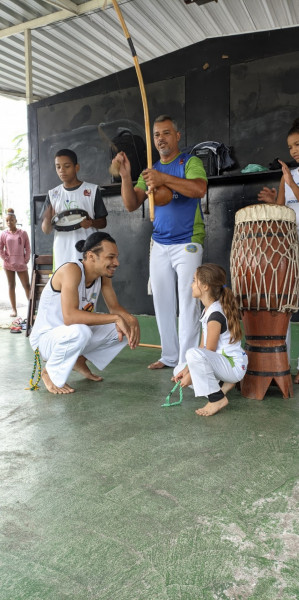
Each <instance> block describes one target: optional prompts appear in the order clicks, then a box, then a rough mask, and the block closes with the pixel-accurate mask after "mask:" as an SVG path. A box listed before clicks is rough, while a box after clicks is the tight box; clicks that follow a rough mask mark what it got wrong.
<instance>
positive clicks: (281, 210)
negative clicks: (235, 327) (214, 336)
mask: <svg viewBox="0 0 299 600" xmlns="http://www.w3.org/2000/svg"><path fill="white" fill-rule="evenodd" d="M230 268H231V281H232V290H233V293H234V295H235V296H236V298H237V301H238V303H239V307H240V309H241V316H242V321H243V324H244V330H245V337H246V345H245V350H246V352H247V354H248V369H247V373H246V375H245V377H244V379H243V382H242V385H241V389H242V394H243V395H244V396H246V397H248V398H257V399H262V398H263V397H264V395H265V392H266V390H267V388H268V386H269V385H270V383H271V381H272V379H274V380H275V381H276V383H277V384H278V386H279V387H280V389H281V390H282V392H283V396H284V397H288V396H289V395H291V394H292V381H291V376H290V369H289V361H288V357H287V351H286V350H287V349H286V341H285V340H286V334H287V329H288V324H289V321H290V317H291V314H292V312H296V311H297V310H298V299H299V266H298V237H297V229H296V215H295V212H294V211H293V210H292V209H290V208H288V207H286V206H277V205H272V204H271V205H265V204H254V205H252V206H247V207H246V208H242V209H241V210H239V211H238V212H237V213H236V215H235V229H234V236H233V242H232V248H231V255H230Z"/></svg>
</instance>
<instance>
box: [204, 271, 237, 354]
mask: <svg viewBox="0 0 299 600" xmlns="http://www.w3.org/2000/svg"><path fill="white" fill-rule="evenodd" d="M196 278H197V279H199V281H200V283H202V284H204V285H208V286H209V294H210V296H211V298H213V299H214V300H219V301H220V303H221V306H222V308H223V312H224V314H225V316H226V318H227V324H228V330H229V332H230V340H229V343H230V344H233V343H235V342H238V341H239V340H241V338H242V329H241V325H240V319H239V308H238V304H237V301H236V299H235V296H234V295H233V293H232V291H231V289H230V288H228V287H226V283H225V282H226V272H225V270H224V269H223V268H222V267H220V266H219V265H215V264H213V263H206V264H204V265H201V266H200V267H198V268H197V270H196Z"/></svg>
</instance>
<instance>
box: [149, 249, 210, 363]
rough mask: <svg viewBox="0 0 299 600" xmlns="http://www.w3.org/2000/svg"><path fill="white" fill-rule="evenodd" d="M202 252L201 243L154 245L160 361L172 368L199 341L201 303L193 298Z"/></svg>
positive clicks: (152, 259)
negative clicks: (194, 281)
mask: <svg viewBox="0 0 299 600" xmlns="http://www.w3.org/2000/svg"><path fill="white" fill-rule="evenodd" d="M188 248H189V251H188ZM192 250H193V251H192ZM194 250H195V251H194ZM202 253H203V248H202V246H201V244H194V243H190V244H172V245H170V246H166V245H164V244H158V243H157V242H154V244H153V248H152V251H151V257H150V279H151V286H152V292H153V301H154V308H155V315H156V320H157V325H158V330H159V334H160V338H161V346H162V354H161V358H160V360H161V362H163V363H164V364H165V365H167V366H168V367H175V366H176V365H177V364H178V362H179V363H182V362H183V361H184V360H185V355H186V351H187V350H188V348H191V347H193V346H197V345H198V343H199V332H200V322H199V318H200V306H199V302H198V301H197V300H196V299H195V298H192V289H191V284H192V280H193V276H194V273H195V271H196V269H197V267H199V266H200V265H201V262H202ZM177 292H178V305H179V326H178V331H177Z"/></svg>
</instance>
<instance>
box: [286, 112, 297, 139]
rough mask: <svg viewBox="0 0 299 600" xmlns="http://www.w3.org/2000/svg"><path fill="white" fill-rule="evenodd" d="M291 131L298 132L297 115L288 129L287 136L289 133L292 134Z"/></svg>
mask: <svg viewBox="0 0 299 600" xmlns="http://www.w3.org/2000/svg"><path fill="white" fill-rule="evenodd" d="M293 133H299V118H298V117H297V119H295V121H294V123H293V125H292V127H291V129H290V131H289V132H288V135H287V137H289V135H292V134H293Z"/></svg>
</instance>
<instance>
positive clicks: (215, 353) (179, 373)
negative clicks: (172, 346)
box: [174, 263, 248, 417]
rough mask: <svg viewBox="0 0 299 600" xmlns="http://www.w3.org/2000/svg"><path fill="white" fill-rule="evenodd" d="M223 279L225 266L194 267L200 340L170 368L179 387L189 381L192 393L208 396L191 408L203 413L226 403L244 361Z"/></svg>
mask: <svg viewBox="0 0 299 600" xmlns="http://www.w3.org/2000/svg"><path fill="white" fill-rule="evenodd" d="M225 281H226V273H225V270H224V269H222V267H220V266H219V265H215V264H212V263H206V264H204V265H202V266H201V267H198V268H197V270H196V272H195V275H194V278H193V283H192V295H193V298H198V299H199V300H200V301H201V303H202V304H203V306H204V311H203V314H202V317H201V324H202V334H201V342H200V346H199V348H190V349H189V350H187V352H186V361H187V364H186V366H185V368H184V369H182V366H180V367H179V366H178V367H177V368H176V369H175V371H174V380H175V381H179V382H180V384H181V386H182V387H186V386H189V385H193V389H194V394H195V396H207V397H208V403H207V404H206V405H205V406H204V407H203V408H199V409H197V410H196V411H195V412H196V413H197V414H198V415H200V416H205V417H209V416H211V415H214V414H215V413H217V412H219V411H220V410H221V409H222V408H224V407H225V406H226V405H227V404H228V399H227V397H226V394H227V392H228V391H229V390H230V389H231V388H233V387H234V385H235V384H236V383H237V382H238V381H241V379H243V377H244V375H245V373H246V368H247V363H248V359H247V356H246V354H245V352H244V350H243V349H242V346H241V338H242V331H241V326H240V320H239V313H238V305H237V302H236V300H235V297H234V296H233V293H232V291H231V290H230V289H229V288H228V287H226V284H225Z"/></svg>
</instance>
